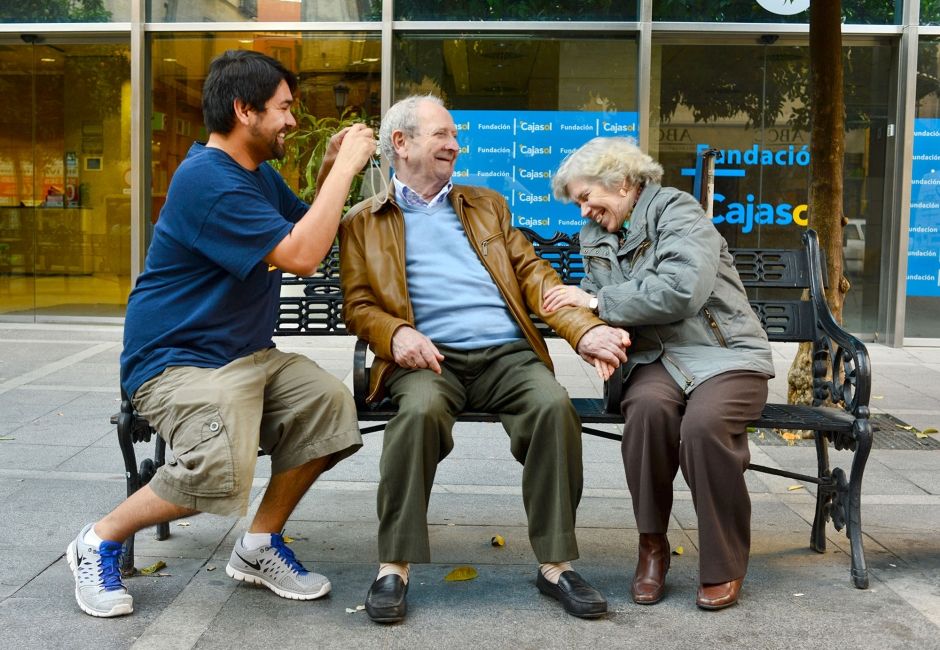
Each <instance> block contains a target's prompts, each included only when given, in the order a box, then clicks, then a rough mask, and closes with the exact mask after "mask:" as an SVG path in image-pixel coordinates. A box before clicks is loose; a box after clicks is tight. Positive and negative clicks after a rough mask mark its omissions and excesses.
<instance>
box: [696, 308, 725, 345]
mask: <svg viewBox="0 0 940 650" xmlns="http://www.w3.org/2000/svg"><path fill="white" fill-rule="evenodd" d="M702 313H703V314H705V320H707V321H708V325H709V327H711V328H712V332H714V333H715V336H716V337H717V339H718V343H720V344H721V347H723V348H726V347H728V342H727V341H726V340H725V335H724V334H722V333H721V328H720V327H719V326H718V321H716V320H715V317H714V316H712V313H711V312H710V311H708V307H702Z"/></svg>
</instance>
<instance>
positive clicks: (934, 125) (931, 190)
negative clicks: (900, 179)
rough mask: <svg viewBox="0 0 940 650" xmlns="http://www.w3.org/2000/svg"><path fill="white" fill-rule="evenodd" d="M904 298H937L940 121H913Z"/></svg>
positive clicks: (939, 281) (939, 283)
mask: <svg viewBox="0 0 940 650" xmlns="http://www.w3.org/2000/svg"><path fill="white" fill-rule="evenodd" d="M908 233H909V235H908V236H909V240H908V245H907V295H909V296H940V119H936V118H919V119H915V120H914V154H913V162H912V163H911V220H910V225H909V226H908Z"/></svg>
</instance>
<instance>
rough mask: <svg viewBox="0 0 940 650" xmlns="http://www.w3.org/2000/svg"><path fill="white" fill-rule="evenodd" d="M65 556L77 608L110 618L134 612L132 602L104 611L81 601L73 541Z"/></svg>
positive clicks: (91, 614)
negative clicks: (72, 579)
mask: <svg viewBox="0 0 940 650" xmlns="http://www.w3.org/2000/svg"><path fill="white" fill-rule="evenodd" d="M65 556H66V558H67V559H68V563H69V569H71V570H72V578H74V579H75V602H76V603H78V606H79V608H81V610H82V611H83V612H85V613H86V614H88V615H89V616H94V617H96V618H112V617H114V616H126V615H127V614H133V613H134V605H133V604H124V605H115V606H114V607H112V608H111V609H110V610H108V611H105V610H103V609H93V608H91V607H89V606H88V605H86V604H85V603H83V602H82V599H81V596H80V595H79V591H78V559H77V558H76V557H75V542H74V541H73V542H72V543H71V544H69V546H68V548H67V549H66V552H65Z"/></svg>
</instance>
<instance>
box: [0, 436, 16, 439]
mask: <svg viewBox="0 0 940 650" xmlns="http://www.w3.org/2000/svg"><path fill="white" fill-rule="evenodd" d="M0 440H16V438H14V437H13V436H0Z"/></svg>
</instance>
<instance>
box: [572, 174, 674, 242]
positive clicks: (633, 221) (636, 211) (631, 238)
mask: <svg viewBox="0 0 940 650" xmlns="http://www.w3.org/2000/svg"><path fill="white" fill-rule="evenodd" d="M660 189H661V186H660V185H657V184H656V183H647V184H646V187H645V188H643V193H642V194H640V197H639V198H638V199H637V201H636V207H634V208H633V214H632V215H631V218H630V223H629V225H628V227H627V230H626V232H625V233H624V235H625V236H624V241H623V244H622V246H625V247H627V248H633V247H635V246H637V245H639V243H640V242H641V241H643V239H644V238H645V237H646V223H647V221H648V220H649V214H648V213H649V209H650V205H651V204H652V203H653V199H654V198H655V197H656V195H657V194H659V190H660ZM620 236H621V235H620V233H614V232H607V231H606V230H604V229H603V228H601V227H600V226H599V225H597V224H596V223H595V222H593V221H588V222H587V223H586V224H584V226H583V227H582V228H581V245H582V246H597V245H599V244H607V245H609V246H611V247H612V248H613V249H614V250H615V251H616V250H620V248H621V247H622V246H621V243H620Z"/></svg>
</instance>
